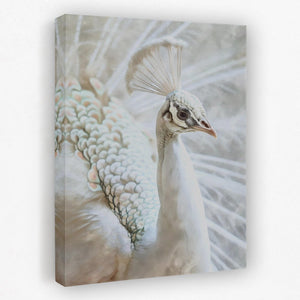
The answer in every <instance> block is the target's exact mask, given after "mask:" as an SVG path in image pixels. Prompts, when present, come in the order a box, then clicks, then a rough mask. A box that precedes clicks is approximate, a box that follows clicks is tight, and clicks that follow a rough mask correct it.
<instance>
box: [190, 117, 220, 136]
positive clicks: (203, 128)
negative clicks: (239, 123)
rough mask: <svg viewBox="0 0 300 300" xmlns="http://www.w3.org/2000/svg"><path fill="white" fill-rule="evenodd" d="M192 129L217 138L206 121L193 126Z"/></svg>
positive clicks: (203, 120)
mask: <svg viewBox="0 0 300 300" xmlns="http://www.w3.org/2000/svg"><path fill="white" fill-rule="evenodd" d="M193 129H194V130H196V131H203V132H205V133H208V134H209V135H211V136H213V137H215V138H216V137H217V133H216V131H215V130H214V129H213V128H212V126H211V125H210V124H209V122H208V121H207V120H206V119H202V120H201V121H200V122H199V123H198V124H197V125H195V126H193Z"/></svg>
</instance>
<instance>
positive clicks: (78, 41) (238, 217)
mask: <svg viewBox="0 0 300 300" xmlns="http://www.w3.org/2000/svg"><path fill="white" fill-rule="evenodd" d="M66 18H68V22H66V23H62V22H60V19H58V21H57V24H56V36H57V40H56V49H57V60H56V61H57V78H58V79H57V85H56V98H55V100H56V131H55V133H56V148H55V152H56V276H57V280H58V281H59V282H61V283H63V284H64V285H74V284H83V283H92V282H103V281H109V280H121V279H129V278H142V277H150V276H162V275H176V274H185V273H194V272H207V271H213V270H223V269H232V268H239V267H242V266H244V265H245V250H246V243H245V227H246V225H245V201H244V196H245V173H244V170H245V166H244V163H243V161H242V160H241V161H234V160H231V159H228V158H226V159H225V158H222V156H221V155H220V156H217V155H214V152H215V153H216V150H215V149H217V151H219V152H217V153H224V152H225V156H228V155H227V154H226V152H230V149H227V150H226V151H224V149H223V147H224V146H225V147H226V146H232V145H234V146H235V147H236V148H237V149H236V151H235V155H237V153H238V155H241V154H240V153H242V152H243V150H244V148H243V141H244V136H243V135H244V131H245V124H244V123H243V121H244V120H243V117H244V110H243V106H242V105H240V106H239V110H240V112H239V115H236V116H234V117H231V118H229V120H230V122H234V125H235V126H236V125H237V124H238V125H240V126H239V127H237V128H236V130H235V133H237V138H236V139H237V140H231V141H230V143H228V141H224V140H225V139H226V134H224V129H225V130H226V126H224V122H226V118H224V116H222V117H220V118H219V123H218V122H214V123H215V124H214V125H215V127H216V129H217V131H218V135H219V136H220V137H221V139H220V140H221V141H220V142H217V140H215V139H212V138H211V137H209V136H208V135H207V137H205V138H204V137H203V134H201V133H200V132H199V133H195V134H186V137H185V139H184V141H182V140H181V133H186V132H192V131H202V132H205V133H208V134H209V135H212V136H215V135H216V134H215V131H214V129H213V128H212V127H211V125H210V123H209V121H208V119H207V117H206V112H205V110H204V108H203V106H202V104H201V102H200V100H199V97H196V96H195V95H193V94H191V93H189V92H187V91H185V90H182V89H181V64H182V63H181V56H182V54H181V53H182V48H183V46H184V44H185V42H183V41H182V40H184V37H190V36H193V30H189V29H191V28H189V27H192V25H190V24H188V23H183V24H182V23H176V24H175V25H176V26H175V27H174V28H173V32H172V33H171V34H170V32H168V33H169V34H168V37H167V38H160V39H156V38H157V37H159V36H163V35H164V34H165V31H169V30H170V28H172V26H174V24H170V22H157V21H152V22H151V21H142V20H139V21H137V20H125V19H113V18H108V19H105V18H100V19H99V18H96V17H82V16H78V17H77V16H66ZM130 22H140V24H139V25H142V26H140V27H139V28H141V33H140V35H138V37H137V39H136V41H135V42H134V43H132V41H131V40H130V38H131V39H132V31H131V30H129V28H131V27H130ZM66 24H68V25H66ZM135 25H136V24H135ZM63 26H67V28H64V30H65V31H63ZM68 26H69V27H68ZM198 26H199V25H198ZM203 26H204V25H203ZM110 27H112V28H111V30H110V31H109V32H108V31H107V28H110ZM72 28H75V30H73V29H72ZM96 28H102V30H101V31H100V38H99V37H98V38H99V40H97V39H96V38H94V37H93V38H92V37H91V35H89V33H91V32H92V33H93V30H95V29H96ZM208 28H210V27H205V26H204V30H203V31H204V32H205V31H208ZM124 29H127V30H128V36H127V35H126V36H125V37H124V36H122V38H119V39H118V35H117V32H118V31H119V30H123V31H122V32H126V31H124ZM72 30H73V31H74V34H72ZM227 30H228V28H227ZM232 30H234V29H232ZM229 31H230V32H231V34H232V31H231V30H229ZM61 32H68V33H69V34H68V35H67V37H64V39H63V40H64V41H65V44H62V35H61V34H62V33H61ZM97 33H98V32H97ZM209 33H210V34H212V33H215V34H216V33H218V30H216V29H214V28H213V29H210V32H209ZM235 33H236V37H235V39H236V40H238V41H239V39H242V37H243V35H242V34H241V33H239V35H238V33H237V32H235ZM94 34H95V33H93V34H92V36H93V35H94ZM98 34H99V33H98ZM88 35H89V36H88ZM86 36H88V38H89V43H88V42H87V41H85V40H84V39H85V38H86ZM129 36H130V38H129ZM237 36H238V37H239V36H240V37H239V38H237ZM68 37H70V38H72V39H70V40H69V39H68ZM178 37H180V39H179V38H178ZM127 38H129V40H128V41H126V39H127ZM185 40H187V41H189V38H186V39H185ZM147 41H148V42H147ZM239 42H240V43H241V41H239ZM142 44H144V46H142ZM118 45H121V46H122V49H123V51H122V55H121V54H120V51H117V50H119V47H117V46H118ZM125 46H126V47H129V51H128V52H126V53H124V49H126V47H125ZM141 46H142V47H141ZM63 49H65V50H63ZM233 49H234V51H233V53H230V55H229V54H228V53H226V51H221V54H219V55H218V56H217V57H218V59H220V57H221V59H223V60H224V61H225V62H224V63H223V64H220V63H219V64H218V65H216V66H214V67H213V68H211V69H208V70H206V71H205V72H202V73H201V72H200V73H199V74H195V70H194V68H193V66H189V67H187V68H186V69H183V75H184V74H185V73H188V74H191V76H190V77H188V79H187V81H185V82H183V85H184V86H187V87H190V88H191V91H193V90H195V91H197V89H198V88H200V87H201V85H203V86H204V87H206V88H207V90H208V88H209V87H211V84H214V85H216V86H215V87H214V88H212V90H218V91H219V90H221V89H222V90H225V91H226V90H227V92H228V91H230V90H231V94H230V93H229V95H231V96H232V93H233V92H235V93H240V90H239V88H240V86H241V82H243V81H242V80H241V79H240V78H239V77H242V76H241V75H242V74H243V72H244V66H243V64H244V58H243V51H244V50H243V47H242V46H240V45H236V44H235V45H234V47H233ZM227 50H228V49H227ZM227 52H228V51H227ZM83 53H84V54H85V56H84V55H83ZM114 53H118V54H117V55H116V57H119V56H120V55H121V57H119V60H117V61H119V63H118V65H117V66H116V67H115V68H113V66H111V64H113V63H112V61H111V55H114ZM214 63H215V61H214ZM126 70H127V74H126V76H125V73H126ZM125 77H126V83H127V89H128V90H129V91H130V92H132V91H138V92H136V93H135V94H134V95H133V96H128V94H127V93H126V90H125V81H124V80H123V81H122V78H123V79H124V78H125ZM220 78H221V79H220ZM224 78H226V80H227V81H228V82H229V84H228V83H226V80H224ZM99 79H101V81H105V82H106V84H105V85H103V84H102V83H101V82H100V80H99ZM200 79H201V80H200ZM209 79H210V80H209ZM199 80H200V81H199ZM198 81H199V82H200V86H196V87H193V85H195V82H198ZM205 81H207V83H206V84H205ZM118 85H119V86H118ZM219 85H220V86H219ZM203 86H202V88H203ZM207 90H205V89H204V91H205V92H204V93H203V91H202V95H205V97H204V99H208V98H209V96H208V95H207ZM140 91H142V92H148V94H145V96H143V94H142V93H141V92H140ZM114 92H115V94H116V95H117V96H118V98H119V99H120V100H117V99H115V98H113V97H112V96H111V95H112V94H113V93H114ZM149 93H150V94H149ZM154 94H157V95H160V96H155V95H154ZM161 96H164V98H165V100H163V97H161ZM238 96H241V95H240V94H239V95H238ZM235 97H237V96H235ZM126 99H127V100H126ZM121 100H122V101H121ZM162 100H163V101H162ZM153 107H154V108H153ZM158 108H159V111H157V110H158ZM155 115H156V116H157V120H156V142H155V141H154V139H153V138H152V136H154V134H153V130H154V127H155V126H154V124H153V120H154V119H155ZM241 119H242V120H241ZM218 124H221V128H220V129H219V128H218ZM222 126H223V128H222ZM235 126H233V127H235ZM227 128H228V125H227ZM227 135H228V133H227ZM196 136H197V138H196ZM198 136H202V137H201V140H199V139H198ZM218 140H219V139H218ZM197 141H198V142H199V141H200V142H201V145H203V144H204V145H205V146H204V150H205V151H204V153H203V154H199V153H198V151H199V145H198V142H197ZM222 142H223V143H224V144H223V145H220V143H222ZM155 144H156V147H155ZM184 145H186V147H187V150H188V151H187V150H186V148H185V146H184ZM205 147H206V149H205ZM155 148H157V153H158V158H156V157H157V155H156V149H155ZM218 148H219V149H218ZM207 149H208V151H207ZM188 152H189V154H188ZM210 152H211V153H210ZM190 157H191V158H192V161H193V163H192V161H191V159H190ZM193 164H194V167H193ZM194 168H195V170H194ZM199 186H200V188H201V191H202V195H201V193H200V189H199Z"/></svg>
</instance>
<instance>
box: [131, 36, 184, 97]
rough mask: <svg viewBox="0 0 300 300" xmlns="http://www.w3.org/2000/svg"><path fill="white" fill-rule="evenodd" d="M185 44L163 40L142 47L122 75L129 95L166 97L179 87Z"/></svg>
mask: <svg viewBox="0 0 300 300" xmlns="http://www.w3.org/2000/svg"><path fill="white" fill-rule="evenodd" d="M184 46H185V42H183V41H181V40H177V39H174V38H172V37H165V38H163V39H160V40H156V41H154V42H152V43H150V44H147V45H145V46H144V47H142V48H141V49H140V50H139V51H137V52H136V53H135V54H134V56H133V57H132V58H131V60H130V62H129V65H128V70H127V73H126V85H127V90H128V92H129V93H132V92H133V91H142V92H148V93H154V94H158V95H162V96H166V95H168V94H169V93H171V92H172V91H174V90H178V89H180V88H181V53H182V48H183V47H184Z"/></svg>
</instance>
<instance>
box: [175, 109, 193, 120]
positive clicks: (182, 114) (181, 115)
mask: <svg viewBox="0 0 300 300" xmlns="http://www.w3.org/2000/svg"><path fill="white" fill-rule="evenodd" d="M177 117H178V119H180V120H182V121H185V120H186V119H188V118H189V117H190V112H189V111H188V110H187V109H186V108H179V109H178V111H177Z"/></svg>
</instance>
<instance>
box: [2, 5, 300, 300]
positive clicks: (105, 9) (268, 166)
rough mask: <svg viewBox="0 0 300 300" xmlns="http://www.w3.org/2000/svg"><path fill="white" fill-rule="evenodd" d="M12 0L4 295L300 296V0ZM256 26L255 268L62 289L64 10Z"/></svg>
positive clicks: (5, 95)
mask: <svg viewBox="0 0 300 300" xmlns="http://www.w3.org/2000/svg"><path fill="white" fill-rule="evenodd" d="M299 3H300V2H299V0H298V1H297V0H295V1H292V0H291V1H289V0H286V1H274V0H273V1H263V0H259V1H256V0H248V1H234V0H231V1H216V0H204V1H200V0H198V1H189V0H176V1H174V0H168V1H163V0H159V1H156V0H152V1H148V2H145V3H143V2H142V1H138V0H135V1H134V0H126V1H122V0H119V1H117V0H109V1H95V0H89V1H78V0H72V1H59V0H54V1H46V0H43V1H41V0H31V1H29V0H27V1H25V0H24V1H14V0H6V1H2V2H1V8H0V62H1V64H0V98H1V108H0V113H1V117H0V125H1V126H0V142H1V152H0V176H1V193H0V198H1V209H0V214H1V216H0V230H1V233H0V241H1V247H0V249H1V250H0V254H1V256H0V258H1V264H0V298H1V299H118V300H119V299H168V300H171V299H222V300H225V299H230V300H234V299H243V300H244V299H245V300H248V299H251V300H252V299H300V197H299V196H300V191H299V186H300V180H299V179H300V163H299V162H300V129H299V128H300V109H299V108H300V88H299V86H300V71H299V69H300V21H299V19H300V5H299ZM64 13H74V14H91V15H102V16H122V17H139V18H140V17H144V18H156V19H175V20H182V21H185V20H187V21H195V22H214V23H233V24H245V25H247V26H248V123H249V129H248V268H247V269H245V270H239V271H234V272H224V273H219V274H202V275H190V276H179V277H172V278H156V279H150V280H138V281H128V282H117V283H107V284H98V285H87V286H79V287H72V288H63V287H61V286H59V285H58V284H57V283H55V282H54V217H53V216H54V209H53V198H54V192H53V190H54V185H53V182H54V180H53V178H54V172H53V126H54V124H53V90H54V79H53V78H54V26H53V25H54V18H55V17H57V16H59V15H61V14H64Z"/></svg>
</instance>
